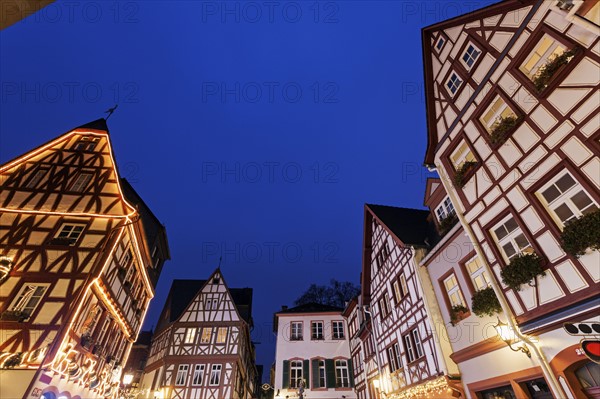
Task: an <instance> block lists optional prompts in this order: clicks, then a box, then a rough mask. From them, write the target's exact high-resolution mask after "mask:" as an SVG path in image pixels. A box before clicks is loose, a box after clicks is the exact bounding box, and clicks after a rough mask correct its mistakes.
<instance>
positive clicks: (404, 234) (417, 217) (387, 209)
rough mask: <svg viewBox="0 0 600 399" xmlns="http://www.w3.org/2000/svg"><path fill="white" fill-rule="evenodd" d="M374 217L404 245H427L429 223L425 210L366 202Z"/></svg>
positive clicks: (427, 212)
mask: <svg viewBox="0 0 600 399" xmlns="http://www.w3.org/2000/svg"><path fill="white" fill-rule="evenodd" d="M365 206H366V207H367V209H369V210H370V211H371V212H372V213H373V214H374V215H375V216H376V217H377V219H379V220H380V221H381V223H383V224H385V225H386V226H387V227H388V228H389V229H390V230H391V232H392V233H393V234H394V235H395V236H396V237H397V238H398V239H399V240H400V241H402V243H403V244H405V245H412V246H418V247H427V246H429V245H430V244H431V243H430V240H431V238H432V237H431V233H432V231H431V223H430V222H429V221H428V220H427V218H428V217H429V215H430V213H429V211H427V210H421V209H411V208H397V207H395V206H386V205H372V204H366V205H365Z"/></svg>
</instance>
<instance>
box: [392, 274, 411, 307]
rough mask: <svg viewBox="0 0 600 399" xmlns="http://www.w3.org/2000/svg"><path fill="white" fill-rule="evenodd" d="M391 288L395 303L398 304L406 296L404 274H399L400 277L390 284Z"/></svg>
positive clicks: (406, 289)
mask: <svg viewBox="0 0 600 399" xmlns="http://www.w3.org/2000/svg"><path fill="white" fill-rule="evenodd" d="M392 288H393V290H394V298H395V299H396V303H400V301H401V300H402V298H404V297H405V296H406V294H408V286H407V285H406V277H404V274H401V275H400V277H398V279H397V280H396V281H394V282H393V283H392Z"/></svg>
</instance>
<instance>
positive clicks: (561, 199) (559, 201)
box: [536, 171, 599, 230]
mask: <svg viewBox="0 0 600 399" xmlns="http://www.w3.org/2000/svg"><path fill="white" fill-rule="evenodd" d="M567 176H569V177H570V179H571V180H572V181H573V182H574V184H573V185H572V186H569V187H568V188H566V189H564V190H563V189H562V188H561V187H559V186H558V183H559V181H561V180H563V179H564V178H565V177H567ZM552 188H553V189H554V190H556V191H557V192H558V196H557V197H556V198H554V199H552V200H551V201H550V202H548V199H547V198H546V197H545V196H544V192H546V191H547V190H550V189H552ZM580 194H583V195H585V196H586V197H587V199H588V200H589V203H588V204H587V205H586V206H585V207H584V208H583V209H579V207H578V206H577V205H576V204H575V202H574V201H573V198H574V197H575V196H576V195H580ZM536 196H537V197H538V198H539V199H540V202H541V203H542V205H544V207H545V208H546V210H547V212H548V213H549V214H550V216H551V217H552V220H554V222H555V223H556V225H557V226H558V227H559V228H560V229H561V230H563V229H564V227H565V224H566V223H567V222H569V221H572V220H575V219H577V218H580V217H581V216H583V215H584V214H585V213H587V212H589V211H592V210H594V209H598V207H599V206H598V203H597V202H596V201H595V200H594V198H593V197H592V196H591V195H590V194H589V193H588V191H587V190H586V189H585V188H583V186H582V185H581V183H579V181H578V180H577V179H576V178H575V176H573V174H572V173H570V172H568V171H566V172H563V173H559V174H557V175H556V176H555V177H553V178H552V179H551V180H550V181H549V182H548V183H546V184H545V185H544V186H543V187H542V188H540V189H539V190H537V191H536ZM560 207H566V209H568V210H569V211H570V212H571V214H572V216H571V217H569V218H568V219H566V220H562V219H561V218H560V217H559V215H558V213H557V212H556V211H557V209H558V208H560Z"/></svg>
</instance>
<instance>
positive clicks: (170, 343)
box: [139, 269, 258, 399]
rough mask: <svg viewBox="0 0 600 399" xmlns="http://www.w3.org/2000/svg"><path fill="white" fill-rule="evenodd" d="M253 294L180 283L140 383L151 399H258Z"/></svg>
mask: <svg viewBox="0 0 600 399" xmlns="http://www.w3.org/2000/svg"><path fill="white" fill-rule="evenodd" d="M252 325H253V324H252V289H251V288H229V287H228V286H227V284H226V283H225V280H224V278H223V276H222V274H221V270H220V269H217V270H215V271H214V272H213V274H212V275H211V276H210V277H209V278H208V280H175V281H173V285H172V286H171V291H170V293H169V296H168V297H167V301H166V303H165V306H164V308H163V311H162V313H161V316H160V319H159V321H158V324H157V327H156V330H155V332H154V336H153V338H152V345H151V347H150V356H149V358H148V362H147V365H146V368H145V371H144V375H143V377H142V381H141V383H140V386H139V387H140V389H142V390H148V396H147V397H149V398H155V397H160V398H169V399H171V398H181V399H184V398H196V399H211V398H212V399H222V398H228V399H250V398H254V397H256V394H257V389H258V386H257V383H258V379H257V375H258V374H257V368H256V363H255V350H254V344H253V343H252V341H251V339H250V329H251V328H252Z"/></svg>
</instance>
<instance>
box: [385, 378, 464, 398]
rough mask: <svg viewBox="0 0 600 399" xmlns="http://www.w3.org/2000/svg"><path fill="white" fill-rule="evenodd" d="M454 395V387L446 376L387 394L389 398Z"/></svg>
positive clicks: (446, 396)
mask: <svg viewBox="0 0 600 399" xmlns="http://www.w3.org/2000/svg"><path fill="white" fill-rule="evenodd" d="M452 397H453V396H452V388H450V385H448V380H447V379H446V377H438V378H436V379H434V380H431V381H427V382H425V383H423V384H419V385H415V386H413V387H410V388H407V389H404V390H402V391H400V392H394V393H393V394H390V395H388V396H387V398H388V399H443V398H452Z"/></svg>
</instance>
